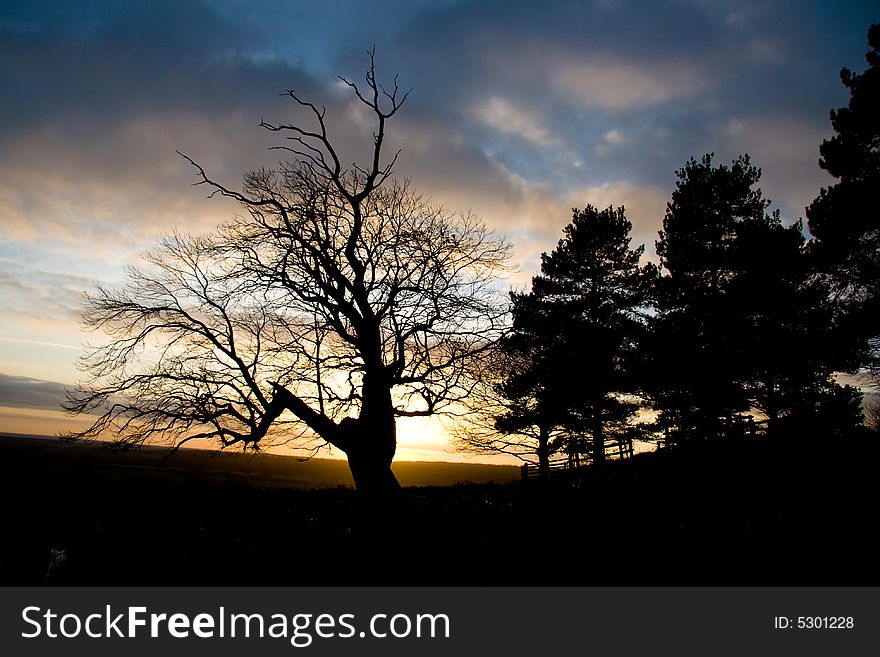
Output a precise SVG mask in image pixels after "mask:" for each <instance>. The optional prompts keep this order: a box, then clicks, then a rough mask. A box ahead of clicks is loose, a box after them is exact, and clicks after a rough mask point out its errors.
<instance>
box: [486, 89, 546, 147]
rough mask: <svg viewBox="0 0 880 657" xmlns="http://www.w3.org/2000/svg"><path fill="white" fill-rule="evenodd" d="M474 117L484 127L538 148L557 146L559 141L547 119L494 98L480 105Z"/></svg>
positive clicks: (496, 97)
mask: <svg viewBox="0 0 880 657" xmlns="http://www.w3.org/2000/svg"><path fill="white" fill-rule="evenodd" d="M474 115H475V117H476V118H477V120H478V121H479V122H481V123H482V124H483V125H485V126H487V127H489V128H491V129H493V130H497V131H499V132H503V133H507V134H512V135H517V136H519V137H522V138H523V139H526V140H528V141H530V142H533V143H534V144H536V145H537V146H556V145H558V144H559V140H558V139H556V138H555V137H553V136H552V135H551V134H550V132H549V130H548V129H547V127H546V119H545V118H544V117H542V116H540V115H539V114H537V113H534V112H529V111H527V110H525V109H523V108H521V107H518V106H517V105H516V104H514V103H512V102H510V101H508V100H505V99H504V98H499V97H498V96H492V97H491V98H488V99H486V100H485V101H483V102H482V103H480V104H479V105H478V106H477V107H476V109H475V110H474Z"/></svg>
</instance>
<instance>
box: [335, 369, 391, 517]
mask: <svg viewBox="0 0 880 657" xmlns="http://www.w3.org/2000/svg"><path fill="white" fill-rule="evenodd" d="M362 394H363V402H362V405H361V413H360V417H358V419H357V420H351V421H349V425H348V427H347V431H346V433H347V434H348V435H347V436H346V443H347V445H348V449H346V455H347V456H348V466H349V468H350V469H351V475H352V477H353V478H354V485H355V488H356V489H357V491H358V493H361V494H363V495H364V497H366V498H370V499H374V500H380V499H385V498H389V497H392V496H395V495H396V493H397V492H398V491H399V490H400V484H399V483H398V481H397V477H395V476H394V473H393V472H392V471H391V463H392V461H393V460H394V453H395V452H396V451H397V428H396V425H395V421H394V420H395V417H394V406H393V405H392V403H391V387H390V386H389V385H388V384H387V382H386V381H385V378H384V377H383V376H382V373H381V371H380V372H379V373H378V374H377V373H376V372H368V373H367V374H365V375H364V383H363V388H362Z"/></svg>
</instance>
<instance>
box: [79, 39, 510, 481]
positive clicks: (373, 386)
mask: <svg viewBox="0 0 880 657" xmlns="http://www.w3.org/2000/svg"><path fill="white" fill-rule="evenodd" d="M341 79H342V80H343V82H345V84H347V85H348V86H349V87H351V89H352V91H353V93H354V94H355V96H356V97H357V99H358V100H359V101H360V103H361V104H362V105H363V106H364V107H365V108H366V110H367V111H368V112H370V113H371V115H372V116H373V118H374V120H375V124H376V127H375V131H374V132H373V143H372V153H371V158H370V161H369V163H368V164H367V165H366V166H359V165H357V164H355V165H352V167H351V168H345V167H343V165H342V164H341V156H340V154H339V152H338V151H337V149H336V147H335V146H334V144H333V142H332V141H331V139H330V137H329V136H328V130H327V124H326V122H325V113H326V112H325V109H324V108H323V107H321V108H319V107H318V106H316V105H314V104H312V103H310V102H307V101H304V100H302V99H301V98H300V97H299V96H297V95H296V94H295V93H294V92H293V91H288V92H287V93H288V95H289V96H290V98H291V99H292V100H293V101H295V102H296V103H297V104H298V105H300V106H302V107H304V108H305V109H306V110H307V111H308V112H310V113H311V115H312V117H313V119H314V122H315V127H314V128H312V129H305V128H303V127H300V126H299V125H296V124H277V125H275V124H269V123H266V122H263V123H262V124H261V125H262V126H263V127H264V128H266V129H268V130H271V131H273V132H278V133H280V134H283V135H284V136H285V137H286V143H285V144H284V145H282V146H278V147H277V148H279V149H282V150H284V151H287V152H288V153H290V154H291V155H292V156H293V160H292V161H289V162H285V163H282V164H281V165H280V167H279V168H278V169H276V170H267V169H260V170H257V171H253V172H251V173H248V174H246V175H245V177H244V185H243V188H242V190H241V191H235V190H232V189H229V188H227V187H225V186H223V185H221V184H219V183H217V182H215V181H213V180H212V179H211V178H210V177H209V176H208V175H207V173H206V172H205V170H204V169H203V168H202V167H201V166H200V165H198V164H197V163H196V162H195V161H194V160H192V159H190V158H189V157H187V156H185V155H184V156H183V157H185V158H186V159H187V160H188V161H189V162H190V163H191V164H192V165H193V166H194V167H195V168H196V170H197V171H198V175H199V180H198V182H197V183H196V184H198V185H204V186H206V187H209V188H211V190H212V193H211V195H212V196H213V195H221V196H226V197H230V198H232V199H235V200H236V201H238V202H239V203H240V204H241V205H242V207H243V208H244V209H245V210H246V216H244V217H241V218H238V219H235V220H233V221H231V222H230V223H227V224H225V225H222V226H221V227H220V228H219V229H218V230H217V231H216V232H215V233H213V234H211V235H209V236H202V237H191V236H185V235H179V234H174V235H171V236H169V237H166V238H164V239H162V240H161V242H160V244H159V245H158V247H157V248H156V249H155V250H154V251H152V252H151V253H150V254H148V255H147V256H146V260H147V262H148V264H149V265H150V267H149V268H148V269H131V270H130V271H129V272H128V283H127V285H126V286H125V287H124V288H123V289H122V290H119V291H110V290H106V289H99V291H98V293H97V294H95V295H93V296H90V297H89V298H88V300H87V304H86V310H85V324H86V325H87V326H88V327H89V328H91V329H99V330H102V331H104V332H106V333H108V334H109V335H110V337H111V342H110V344H109V345H107V346H101V347H97V348H94V349H92V350H90V352H89V353H88V354H87V355H86V356H85V357H84V359H83V361H82V367H83V369H84V370H85V371H86V372H87V373H88V374H89V378H88V379H87V380H86V381H84V382H83V383H82V384H81V385H80V386H79V387H78V389H77V390H76V391H74V392H72V393H71V395H70V399H69V401H68V405H67V408H68V409H69V410H70V411H72V412H75V413H83V412H93V413H96V414H98V419H97V420H96V421H95V422H94V424H93V425H92V426H91V427H90V428H89V429H87V430H85V431H83V432H82V433H79V434H74V435H73V437H75V438H88V437H96V436H98V435H101V434H103V435H106V434H114V435H116V436H117V437H118V440H119V441H120V443H121V444H125V445H139V444H142V443H147V442H159V441H167V442H168V443H169V444H171V445H172V446H173V447H175V448H177V447H179V446H180V445H182V444H183V443H185V442H187V441H189V440H193V439H196V438H212V439H216V440H217V441H219V442H220V443H221V444H222V445H223V446H230V445H244V446H246V447H247V446H252V447H256V446H258V445H261V444H263V445H264V444H266V442H270V441H276V442H277V441H279V440H284V441H288V442H292V443H293V444H294V445H296V446H298V447H303V448H305V449H311V450H315V449H319V448H321V447H322V446H326V445H332V446H334V447H336V448H338V449H340V450H341V451H343V452H344V453H345V454H346V455H347V457H348V462H349V465H350V467H351V471H352V475H353V477H354V480H355V484H356V486H357V488H358V490H360V491H363V492H366V493H367V494H370V495H381V494H385V493H387V492H389V491H392V490H394V489H396V488H397V486H398V484H397V481H396V479H395V477H394V475H393V473H392V472H391V469H390V466H391V463H392V459H393V458H394V454H395V450H396V430H395V418H397V417H400V416H426V415H431V414H434V413H439V412H443V411H444V410H446V409H448V408H450V407H451V406H453V405H455V404H456V403H457V402H459V401H460V400H462V399H463V398H464V397H466V396H467V394H468V393H469V391H470V388H471V387H472V382H471V379H470V377H469V376H468V371H469V368H470V367H471V366H472V360H473V359H474V358H475V357H478V356H479V354H481V353H482V352H483V351H484V350H486V349H487V347H488V346H489V345H491V344H492V342H493V341H494V340H495V339H496V338H497V336H498V335H499V333H500V331H501V330H502V329H503V324H504V321H505V314H506V300H505V297H504V296H503V293H502V291H501V290H500V289H499V287H498V286H497V285H496V281H497V278H498V275H499V274H500V273H501V272H503V271H504V270H505V268H506V266H507V265H506V263H507V260H508V257H509V249H508V246H507V244H506V243H505V242H504V240H502V239H500V238H498V237H496V236H494V235H493V233H492V232H491V231H489V230H487V229H486V227H485V226H484V225H483V224H482V223H481V222H480V221H479V220H478V219H476V218H474V217H473V216H471V215H469V214H455V213H450V212H447V211H445V210H443V209H442V208H438V207H435V206H433V205H431V204H430V203H429V202H427V201H426V200H424V199H423V198H422V197H420V196H419V195H418V194H416V193H415V192H414V191H413V190H412V189H411V188H410V186H409V184H408V183H407V182H400V181H397V180H395V179H393V178H392V167H393V165H394V163H395V162H396V160H397V155H398V154H399V153H398V154H395V155H393V156H392V157H390V159H387V158H384V157H383V152H382V151H383V146H384V143H385V135H386V123H387V121H388V120H389V119H390V118H391V117H393V116H394V115H395V114H396V113H397V111H398V110H399V109H400V107H401V106H402V105H403V103H404V101H405V100H406V96H407V94H402V93H401V92H400V89H399V88H398V86H397V81H396V79H395V82H394V86H393V88H391V89H386V88H385V87H383V86H382V85H381V84H380V83H379V82H378V81H377V80H376V72H375V63H374V59H373V53H370V67H369V69H368V71H367V74H366V87H364V88H361V87H359V86H358V85H356V84H354V83H352V82H349V81H347V80H345V79H343V78H341Z"/></svg>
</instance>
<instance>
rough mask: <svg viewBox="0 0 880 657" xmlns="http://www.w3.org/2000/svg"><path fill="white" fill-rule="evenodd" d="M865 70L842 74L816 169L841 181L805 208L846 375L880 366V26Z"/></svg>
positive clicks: (874, 32) (870, 39)
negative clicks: (843, 103) (843, 102)
mask: <svg viewBox="0 0 880 657" xmlns="http://www.w3.org/2000/svg"><path fill="white" fill-rule="evenodd" d="M868 44H869V46H870V48H871V50H870V51H869V52H868V53H867V54H866V56H865V57H866V60H867V62H868V68H867V70H865V71H864V72H863V73H861V74H854V73H852V72H851V71H849V70H848V69H846V68H844V69H843V70H842V71H841V73H840V78H841V80H842V82H843V84H844V85H845V86H846V87H847V88H848V89H849V92H850V100H849V104H848V105H847V107H841V108H839V109H837V110H832V112H831V124H832V126H833V127H834V130H835V132H836V134H835V135H834V136H833V137H832V138H831V139H828V140H826V141H824V142H822V145H821V147H820V149H819V150H820V153H821V156H822V157H821V159H820V160H819V165H820V166H821V167H822V168H823V169H825V170H826V171H828V173H830V174H831V175H832V176H834V177H835V178H837V179H838V182H837V183H835V184H834V185H832V186H831V187H828V188H826V189H823V190H822V191H821V192H820V194H819V196H818V198H816V200H814V201H813V203H812V204H811V205H810V207H808V208H807V219H808V225H809V228H810V232H811V233H812V235H813V240H812V242H811V244H810V250H811V253H812V254H813V255H814V257H815V258H816V265H817V267H818V269H819V270H820V271H821V272H822V273H823V275H824V277H825V278H826V280H827V281H828V283H829V285H830V286H831V289H832V292H833V295H834V299H835V301H836V302H837V311H838V313H837V326H836V329H837V339H838V343H839V345H841V346H848V347H849V348H850V349H849V354H847V355H848V356H849V369H856V368H858V367H860V366H868V367H869V368H871V369H872V370H873V372H874V373H875V375H876V374H878V365H880V359H878V354H880V337H878V336H880V330H878V323H877V319H876V318H877V317H878V316H880V294H878V281H880V208H878V189H880V25H872V26H871V28H870V29H869V30H868Z"/></svg>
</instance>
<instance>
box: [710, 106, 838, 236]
mask: <svg viewBox="0 0 880 657" xmlns="http://www.w3.org/2000/svg"><path fill="white" fill-rule="evenodd" d="M822 123H824V122H822ZM822 123H808V122H806V121H798V120H793V119H792V118H790V117H786V116H778V117H760V118H750V119H741V118H732V119H730V120H728V121H727V122H726V123H725V124H724V125H723V126H722V127H721V128H720V132H721V135H722V137H723V144H724V147H725V151H726V153H728V154H729V155H730V157H731V158H732V157H734V156H735V155H738V154H740V153H749V155H750V156H751V159H752V164H754V165H755V166H757V167H759V168H761V170H762V174H763V175H762V178H761V183H760V186H761V187H762V189H763V190H764V191H765V195H766V196H768V197H769V198H770V199H771V201H773V203H774V206H775V207H778V208H779V209H780V210H781V212H782V214H783V216H784V217H785V218H787V219H788V220H791V221H793V220H796V219H798V218H799V217H803V216H804V208H805V207H806V206H807V205H809V204H810V203H811V202H812V200H813V199H814V198H816V196H817V195H818V193H819V189H820V188H821V187H823V186H827V185H829V184H830V183H832V182H833V179H832V178H831V176H830V175H829V174H828V173H826V172H825V171H823V170H822V169H820V168H819V165H818V161H819V145H820V144H821V143H822V140H823V139H824V138H826V137H828V136H829V133H830V132H831V130H830V125H829V126H828V127H825V126H824V125H822Z"/></svg>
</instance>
